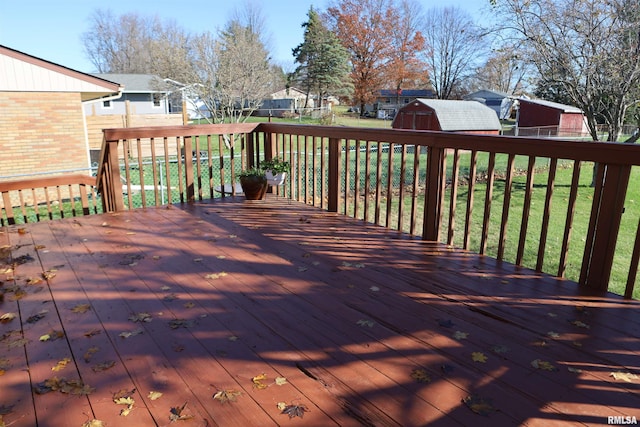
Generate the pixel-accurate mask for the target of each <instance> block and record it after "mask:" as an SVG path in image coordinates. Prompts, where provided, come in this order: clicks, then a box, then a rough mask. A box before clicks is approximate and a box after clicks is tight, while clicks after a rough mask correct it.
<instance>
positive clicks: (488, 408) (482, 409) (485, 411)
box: [462, 394, 496, 417]
mask: <svg viewBox="0 0 640 427" xmlns="http://www.w3.org/2000/svg"><path fill="white" fill-rule="evenodd" d="M462 401H463V402H464V404H465V405H467V408H469V409H471V410H472V411H473V412H474V413H476V414H478V415H482V416H485V417H488V416H489V414H491V413H492V412H495V411H496V409H495V408H494V407H493V405H492V401H491V399H485V398H482V397H480V396H478V395H475V394H473V395H471V396H467V397H465V398H464V399H462Z"/></svg>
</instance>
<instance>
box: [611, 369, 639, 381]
mask: <svg viewBox="0 0 640 427" xmlns="http://www.w3.org/2000/svg"><path fill="white" fill-rule="evenodd" d="M609 375H610V376H612V377H613V379H615V380H622V381H625V382H628V383H632V382H633V381H634V380H637V379H638V376H637V375H636V374H632V373H631V372H620V371H618V372H611V374H609Z"/></svg>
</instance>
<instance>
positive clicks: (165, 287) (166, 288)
mask: <svg viewBox="0 0 640 427" xmlns="http://www.w3.org/2000/svg"><path fill="white" fill-rule="evenodd" d="M169 289H171V286H167V285H164V286H163V287H161V288H160V290H161V291H168V290H169Z"/></svg>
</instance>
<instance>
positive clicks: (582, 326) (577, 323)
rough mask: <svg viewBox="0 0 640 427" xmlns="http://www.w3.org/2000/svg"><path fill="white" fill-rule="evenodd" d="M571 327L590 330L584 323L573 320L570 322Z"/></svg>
mask: <svg viewBox="0 0 640 427" xmlns="http://www.w3.org/2000/svg"><path fill="white" fill-rule="evenodd" d="M571 324H572V325H574V326H577V327H578V328H584V329H590V328H591V326H589V325H587V324H586V323H584V322H582V321H580V320H574V321H573V322H571Z"/></svg>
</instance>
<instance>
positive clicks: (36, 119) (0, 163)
mask: <svg viewBox="0 0 640 427" xmlns="http://www.w3.org/2000/svg"><path fill="white" fill-rule="evenodd" d="M0 70H2V72H1V73H0V153H2V155H0V179H3V180H6V179H17V178H19V177H25V176H29V175H39V174H40V175H42V174H54V173H62V172H67V171H80V170H85V171H87V173H88V168H89V164H90V162H89V141H88V137H87V132H86V128H85V117H84V114H83V110H84V109H86V108H90V105H91V104H94V103H100V104H101V103H102V102H104V101H107V100H115V99H117V98H118V97H119V96H120V94H121V92H120V91H121V89H122V88H121V87H120V85H119V84H118V83H114V82H111V81H108V80H105V79H102V78H99V77H96V76H92V75H89V74H85V73H81V72H79V71H76V70H72V69H70V68H67V67H64V66H62V65H58V64H54V63H52V62H49V61H46V60H44V59H40V58H36V57H34V56H31V55H28V54H26V53H23V52H20V51H17V50H13V49H10V48H8V47H5V46H2V45H0Z"/></svg>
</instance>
